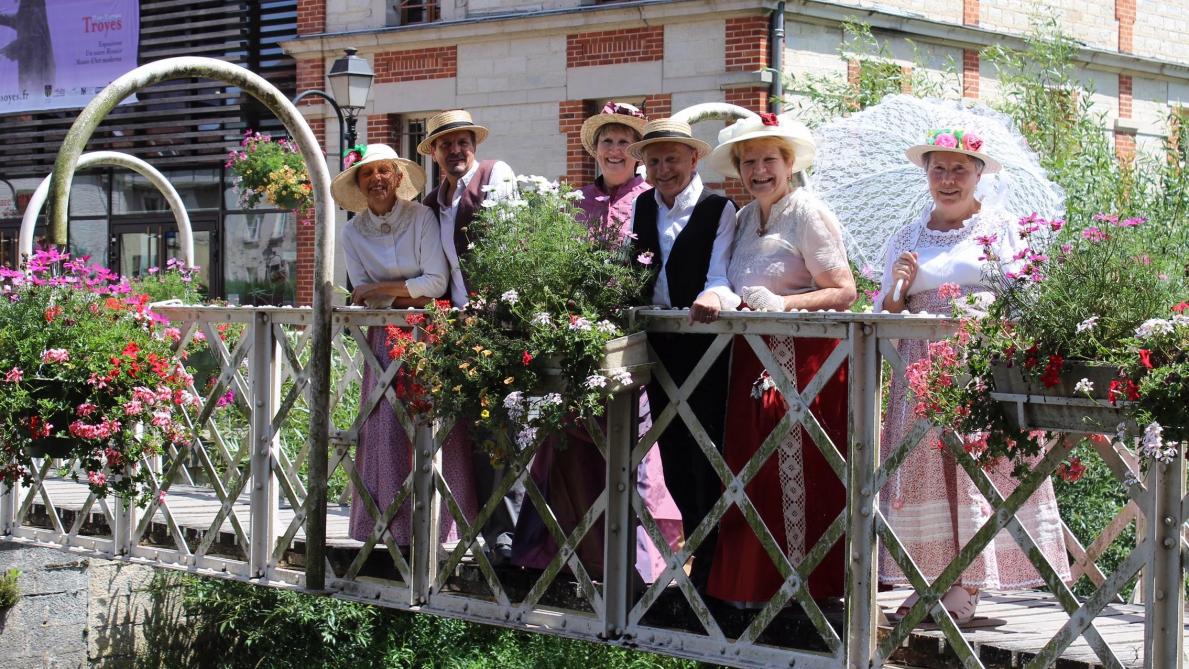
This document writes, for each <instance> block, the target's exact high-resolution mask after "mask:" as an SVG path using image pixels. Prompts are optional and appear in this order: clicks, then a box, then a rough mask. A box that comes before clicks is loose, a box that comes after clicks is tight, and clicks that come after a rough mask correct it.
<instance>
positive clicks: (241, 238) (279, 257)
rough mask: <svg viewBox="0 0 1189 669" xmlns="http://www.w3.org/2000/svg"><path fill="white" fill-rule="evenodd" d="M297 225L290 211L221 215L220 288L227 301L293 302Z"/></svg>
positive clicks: (295, 276) (295, 288)
mask: <svg viewBox="0 0 1189 669" xmlns="http://www.w3.org/2000/svg"><path fill="white" fill-rule="evenodd" d="M296 225H297V222H296V218H295V216H294V214H293V213H292V212H271V213H263V212H246V213H239V214H228V215H227V216H226V217H225V218H224V219H223V231H224V235H223V239H224V243H223V290H224V293H225V294H226V297H227V301H228V302H230V303H232V304H244V305H249V304H250V305H262V304H293V303H294V301H295V300H296V294H297V230H296ZM196 241H197V240H196ZM195 250H196V251H197V248H196V249H195Z"/></svg>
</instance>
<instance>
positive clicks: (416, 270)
mask: <svg viewBox="0 0 1189 669" xmlns="http://www.w3.org/2000/svg"><path fill="white" fill-rule="evenodd" d="M342 244H343V253H344V255H345V256H346V259H347V276H349V277H350V278H351V283H352V284H354V285H355V286H362V285H363V284H367V283H379V282H381V281H399V280H404V282H405V286H406V287H407V288H408V289H409V295H411V296H412V297H441V296H442V295H443V294H445V292H446V277H447V275H448V273H449V271H450V270H449V266H448V265H447V264H446V256H445V255H444V254H443V253H442V240H441V238H440V237H439V236H438V227H437V221H435V220H434V216H433V212H432V211H430V209H429V207H426V206H425V205H423V204H418V203H416V202H409V201H407V200H397V201H396V206H395V207H393V208H392V211H390V212H388V213H387V214H384V215H383V216H377V215H376V214H373V213H371V212H370V211H366V210H365V211H363V212H361V213H359V214H357V215H355V216H354V217H352V218H351V220H350V221H349V222H348V223H347V226H346V227H345V228H343V236H342Z"/></svg>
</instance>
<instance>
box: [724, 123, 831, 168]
mask: <svg viewBox="0 0 1189 669" xmlns="http://www.w3.org/2000/svg"><path fill="white" fill-rule="evenodd" d="M752 139H775V140H779V141H781V142H783V143H784V144H785V145H787V146H788V147H789V149H791V150H792V152H793V172H794V173H796V172H800V171H801V170H804V169H808V168H809V166H810V165H812V164H813V158H814V156H815V155H817V144H815V143H814V141H813V135H812V134H811V133H810V132H809V128H806V127H805V124H804V123H801V122H800V121H798V120H796V119H794V118H793V117H792V115H791V114H780V115H776V114H759V115H757V116H754V117H752V118H745V119H742V120H739V121H735V122H734V123H732V124H731V125H728V126H727V127H725V128H723V129H722V130H721V131H719V133H718V146H717V147H715V149H714V152H713V153H711V154H710V157H709V158H707V159H706V164H707V165H709V166H710V168H711V169H712V170H714V171H715V172H718V173H719V174H722V175H723V176H728V177H734V178H736V179H738V178H739V170H738V169H736V167H735V161H734V159H733V158H732V157H731V153H732V151H733V150H734V148H735V145H736V144H739V143H740V142H746V141H748V140H752Z"/></svg>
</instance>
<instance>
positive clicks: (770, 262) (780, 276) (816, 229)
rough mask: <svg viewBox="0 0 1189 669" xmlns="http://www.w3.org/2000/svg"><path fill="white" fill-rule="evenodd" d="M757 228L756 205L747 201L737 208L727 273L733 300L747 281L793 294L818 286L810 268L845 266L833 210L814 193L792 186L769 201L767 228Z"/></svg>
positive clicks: (816, 270)
mask: <svg viewBox="0 0 1189 669" xmlns="http://www.w3.org/2000/svg"><path fill="white" fill-rule="evenodd" d="M759 230H760V206H759V203H758V202H752V203H751V204H748V205H747V206H746V207H744V208H743V209H741V210H740V211H739V217H738V221H737V226H736V229H735V248H734V251H733V252H732V254H731V264H730V267H729V268H728V270H727V278H728V279H729V280H730V282H731V289H732V290H733V291H734V292H735V296H736V300H737V301H736V302H735V303H734V304H726V303H725V302H724V304H723V307H724V308H727V309H734V308H737V307H738V306H739V303H740V302H741V301H742V300H741V299H740V298H738V294H739V293H742V292H743V289H744V288H746V287H750V286H763V287H764V288H767V289H768V290H770V291H772V292H773V293H776V294H777V295H795V294H797V293H807V292H810V291H813V290H817V289H818V286H817V285H816V284H815V283H814V282H813V277H814V275H815V274H821V273H822V272H828V271H830V270H832V269H838V268H840V267H848V266H849V265H848V261H847V257H846V247H845V246H844V245H843V242H842V231H841V228H840V227H839V225H838V219H837V218H836V217H835V216H834V212H832V211H830V208H829V207H828V206H826V203H825V202H822V201H821V199H819V198H818V197H817V196H816V195H814V194H813V193H811V192H809V191H808V190H805V189H803V188H797V189H794V190H793V191H792V192H791V193H789V194H788V195H786V196H784V197H783V198H781V199H780V200H779V201H778V202H777V203H776V204H774V205H772V210H771V211H770V212H769V213H768V228H767V230H765V231H764V234H763V235H760V234H759Z"/></svg>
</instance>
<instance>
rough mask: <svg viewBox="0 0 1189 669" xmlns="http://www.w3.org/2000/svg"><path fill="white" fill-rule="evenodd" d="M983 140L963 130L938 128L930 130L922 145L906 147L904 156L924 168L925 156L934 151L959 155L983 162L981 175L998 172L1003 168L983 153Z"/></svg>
mask: <svg viewBox="0 0 1189 669" xmlns="http://www.w3.org/2000/svg"><path fill="white" fill-rule="evenodd" d="M984 149H985V147H984V146H983V138H982V137H979V136H978V135H976V134H974V133H973V132H970V131H969V130H965V129H963V128H938V129H936V130H930V131H929V134H928V136H927V137H926V138H925V143H924V144H917V145H916V146H910V147H908V150H907V151H905V152H904V155H906V156H908V159H909V160H911V161H912V162H913V163H914V164H916V165H920V166H921V167H924V166H925V154H926V153H932V152H934V151H945V152H947V153H961V154H963V155H967V156H970V157H971V158H978V159H979V160H981V161H983V165H984V167H983V174H992V173H995V172H998V171H999V170H1000V168H1002V167H1003V166H1002V165H1000V164H999V161H998V160H995V159H994V158H992V157H991V156H989V155H987V154H986V153H985V152H984Z"/></svg>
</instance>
